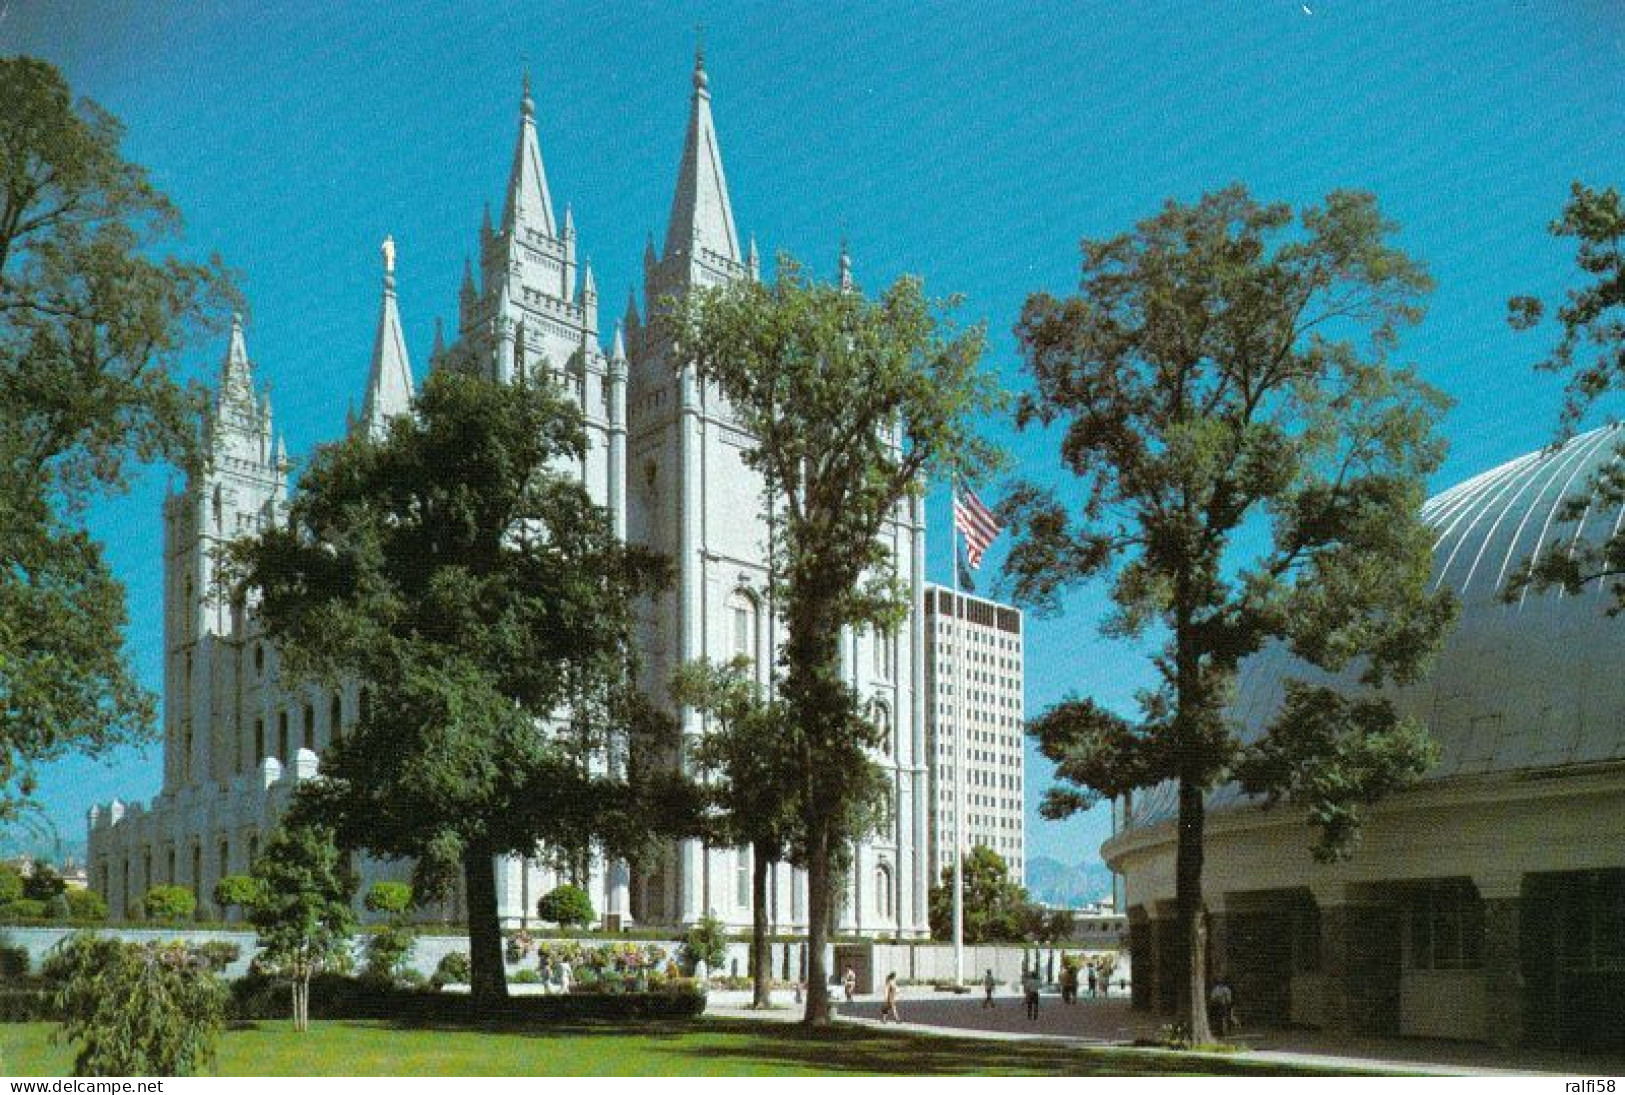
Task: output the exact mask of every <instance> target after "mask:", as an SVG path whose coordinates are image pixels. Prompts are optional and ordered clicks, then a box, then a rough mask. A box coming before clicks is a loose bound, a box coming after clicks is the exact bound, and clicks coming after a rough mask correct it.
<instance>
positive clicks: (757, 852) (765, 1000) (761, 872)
mask: <svg viewBox="0 0 1625 1095" xmlns="http://www.w3.org/2000/svg"><path fill="white" fill-rule="evenodd" d="M771 852H772V848H771V847H770V846H769V845H767V844H757V845H756V846H755V847H754V848H752V849H751V865H750V873H751V878H750V899H751V917H750V967H751V968H750V975H751V1001H750V1006H751V1007H753V1008H770V1007H772V1006H773V945H772V944H771V943H769V942H768V941H767V871H768V868H769V867H770V866H772V864H771V862H770V861H769V859H768V856H769V855H770V854H771Z"/></svg>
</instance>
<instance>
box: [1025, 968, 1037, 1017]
mask: <svg viewBox="0 0 1625 1095" xmlns="http://www.w3.org/2000/svg"><path fill="white" fill-rule="evenodd" d="M1021 991H1022V995H1023V996H1025V997H1026V1000H1027V1018H1029V1019H1036V1018H1038V971H1037V970H1028V971H1027V972H1026V973H1024V974H1022V975H1021Z"/></svg>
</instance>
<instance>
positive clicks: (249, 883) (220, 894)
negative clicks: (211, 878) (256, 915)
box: [212, 874, 260, 912]
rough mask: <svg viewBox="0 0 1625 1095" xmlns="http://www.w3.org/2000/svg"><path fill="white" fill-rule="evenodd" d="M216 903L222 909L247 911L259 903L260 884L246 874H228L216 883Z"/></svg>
mask: <svg viewBox="0 0 1625 1095" xmlns="http://www.w3.org/2000/svg"><path fill="white" fill-rule="evenodd" d="M212 896H213V897H214V903H215V905H216V906H218V907H219V908H221V909H242V910H243V911H244V912H247V911H248V910H249V909H252V908H253V907H254V906H255V905H256V904H258V903H259V899H260V884H259V883H258V882H256V881H255V880H254V879H253V878H251V877H249V876H248V875H246V874H228V875H227V876H226V877H224V878H222V879H221V880H220V881H219V882H216V883H215V884H214V894H213V895H212Z"/></svg>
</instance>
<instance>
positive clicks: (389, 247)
mask: <svg viewBox="0 0 1625 1095" xmlns="http://www.w3.org/2000/svg"><path fill="white" fill-rule="evenodd" d="M378 249H379V250H380V251H382V252H383V253H384V280H386V281H390V282H393V281H394V280H395V237H394V236H385V237H384V242H383V244H382V246H380V247H379V248H378Z"/></svg>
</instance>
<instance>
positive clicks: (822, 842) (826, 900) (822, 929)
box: [802, 814, 830, 1025]
mask: <svg viewBox="0 0 1625 1095" xmlns="http://www.w3.org/2000/svg"><path fill="white" fill-rule="evenodd" d="M808 835H809V837H810V838H811V839H809V840H808V842H807V844H808V847H807V1011H806V1013H805V1014H804V1015H803V1016H802V1021H803V1022H806V1023H813V1024H818V1025H823V1024H827V1023H828V1022H829V969H828V967H826V966H825V965H824V948H825V947H826V946H828V944H829V908H830V893H829V883H830V877H829V874H830V872H829V866H830V864H829V820H828V819H827V818H825V817H823V816H822V815H821V814H820V816H818V817H817V818H816V820H815V821H814V823H813V826H812V832H811V833H809V834H808Z"/></svg>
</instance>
